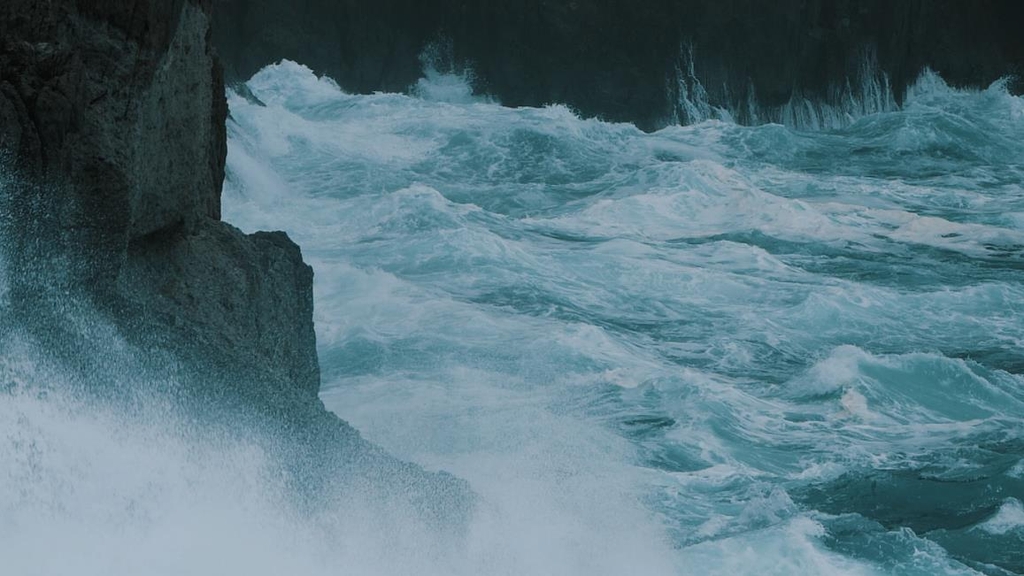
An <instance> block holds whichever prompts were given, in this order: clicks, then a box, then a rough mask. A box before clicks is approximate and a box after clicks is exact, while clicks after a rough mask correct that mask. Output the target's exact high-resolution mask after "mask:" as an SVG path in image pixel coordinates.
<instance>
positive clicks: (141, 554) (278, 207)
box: [0, 61, 1024, 576]
mask: <svg viewBox="0 0 1024 576" xmlns="http://www.w3.org/2000/svg"><path fill="white" fill-rule="evenodd" d="M470 85H471V82H470V79H469V78H467V77H465V76H459V75H452V74H447V75H446V74H440V73H437V72H436V71H434V70H431V69H429V68H428V70H427V71H426V74H425V77H424V78H423V79H422V80H421V81H420V82H419V84H417V85H416V86H414V87H412V88H411V89H410V91H409V93H408V94H389V93H377V94H372V95H355V94H348V93H345V92H344V91H342V90H341V89H340V88H339V87H338V86H337V85H336V84H335V83H334V82H333V81H331V80H330V79H328V78H318V77H316V76H315V75H314V74H313V73H312V72H311V71H310V70H309V69H307V68H305V67H304V66H302V65H300V64H296V63H293V62H288V61H284V62H281V63H280V64H277V65H273V66H269V67H267V68H265V69H263V70H262V71H261V72H259V73H258V74H257V75H256V76H255V77H254V78H252V79H251V80H250V81H249V82H248V83H247V88H248V90H247V94H246V95H245V96H242V95H240V94H239V93H236V92H235V91H231V92H230V93H229V105H230V110H231V119H229V121H228V133H229V150H228V166H227V170H228V175H227V180H226V183H225V192H224V218H225V220H227V221H228V222H231V223H233V224H235V225H236V226H239V227H240V228H241V229H242V230H243V231H245V232H253V231H256V230H266V229H283V230H285V231H286V232H288V234H289V235H290V236H291V237H292V238H293V239H294V240H295V241H296V242H297V243H298V244H299V245H300V246H301V247H302V249H303V254H304V257H305V259H306V261H307V262H309V263H310V264H311V265H312V266H313V268H314V271H315V284H314V298H315V321H316V329H317V338H318V347H319V354H320V362H321V368H322V373H323V386H322V390H321V398H322V400H323V401H324V403H325V404H326V406H327V407H328V408H329V409H331V410H333V411H334V412H336V413H337V414H338V415H339V416H341V417H342V418H343V419H345V420H347V421H348V422H350V423H351V424H352V425H353V426H354V427H356V428H357V429H358V430H360V431H361V433H362V434H363V436H364V437H366V438H367V439H369V440H370V441H372V442H374V443H376V444H378V445H380V446H382V447H383V448H385V449H386V450H387V451H389V452H391V453H392V454H394V455H396V456H398V457H400V458H402V459H405V460H408V461H412V462H415V463H417V464H419V465H421V466H423V467H425V468H427V469H429V470H445V471H448V472H450V473H452V474H454V475H456V476H458V477H461V478H464V479H465V480H467V481H468V482H469V484H470V486H471V487H472V489H473V490H474V491H475V492H476V493H477V495H478V496H479V502H478V503H477V505H476V507H475V509H474V511H473V514H472V515H471V517H470V518H469V519H468V520H467V524H466V525H465V526H458V527H446V528H451V529H452V531H453V532H454V533H456V534H457V536H454V537H451V538H450V539H446V540H445V541H444V543H443V544H438V543H437V542H436V541H435V540H434V539H432V537H431V534H430V530H429V528H426V527H422V526H407V525H405V524H404V523H403V513H402V511H401V510H392V509H381V508H379V507H374V506H377V505H376V504H375V505H374V506H369V507H368V509H365V510H358V511H353V510H352V509H351V508H350V507H345V508H341V507H338V506H336V503H334V502H331V501H325V502H323V503H321V506H320V509H319V510H317V511H316V513H315V514H309V513H308V512H300V511H297V510H295V509H294V508H293V507H291V506H290V505H289V503H288V502H289V497H288V495H287V490H288V487H287V486H286V485H283V484H282V483H281V482H280V481H279V480H278V479H276V478H275V477H274V475H273V474H271V473H268V470H271V469H272V466H270V465H268V460H270V459H272V455H269V454H266V453H264V452H262V451H261V450H260V449H258V448H257V447H256V446H255V445H250V444H246V443H244V442H239V441H237V440H231V439H224V438H219V437H217V436H216V435H213V436H212V437H211V436H210V435H206V434H203V433H201V431H200V432H197V431H195V430H182V429H181V428H180V427H176V426H175V425H174V423H175V422H176V420H175V419H174V416H173V415H171V414H169V412H170V411H167V410H164V411H161V408H160V407H159V404H157V405H156V406H155V407H151V408H148V409H146V410H143V411H141V412H140V414H138V415H133V416H131V417H128V416H125V415H124V414H122V413H120V412H117V411H115V410H111V409H104V408H103V407H102V406H94V405H89V406H84V405H83V401H82V400H80V399H65V398H62V397H61V395H60V394H59V393H50V394H38V393H35V392H33V391H32V390H33V387H32V385H31V383H32V382H33V381H34V380H38V379H53V378H58V379H59V378H60V375H59V374H55V373H51V372H49V371H47V370H46V369H44V368H40V367H39V364H40V363H39V361H38V359H39V356H40V354H41V352H40V351H38V350H33V349H32V347H31V346H29V345H26V346H25V348H24V349H20V350H12V351H9V352H8V353H7V354H5V356H4V357H3V359H2V365H0V379H3V382H4V383H5V384H6V386H7V388H8V391H7V392H6V394H7V397H6V398H5V399H4V401H3V402H0V573H9V574H12V575H22V574H24V575H30V574H75V575H78V574H83V575H84V574H89V575H92V574H96V575H99V574H111V573H115V574H238V575H250V574H251V575H270V574H296V575H306V574H309V575H318V574H353V575H363V574H365V575H385V574H386V575H391V574H394V575H399V574H424V575H428V574H437V575H442V574H453V575H456V574H464V575H470V574H473V575H484V574H486V575H499V574H507V575H534V574H536V575H541V574H550V575H576V574H579V575H584V574H585V575H603V574H607V575H612V574H615V575H661V574H694V575H709V574H726V575H729V576H739V575H742V574H756V575H758V576H768V575H772V574H779V575H792V574H828V575H832V574H851V575H852V574H856V575H861V574H864V575H867V574H901V575H903V574H905V575H913V574H920V575H928V576H932V575H940V574H942V575H953V574H957V575H959V574H965V575H966V574H995V575H1003V574H1014V573H1024V503H1022V502H1024V98H1021V97H1018V96H1013V95H1011V94H1009V93H1008V91H1007V90H1006V87H1005V85H1004V84H1003V83H1001V82H997V83H996V84H993V85H992V86H991V87H989V88H987V89H984V90H961V89H953V88H950V87H948V86H947V85H946V84H945V83H944V82H943V81H942V79H941V78H939V77H938V76H936V75H935V74H933V73H930V72H925V73H924V74H923V75H922V76H921V78H920V79H919V80H918V82H917V83H916V84H915V85H914V86H913V87H912V88H911V89H910V91H909V93H908V95H907V97H906V99H905V101H904V102H903V103H902V105H900V106H897V105H896V104H895V101H894V100H893V99H892V98H891V97H890V96H886V95H884V94H883V95H882V97H880V99H879V100H878V102H880V104H878V105H868V104H865V103H864V102H863V101H858V102H855V103H854V104H855V105H852V106H850V107H849V108H848V109H841V108H840V109H837V108H829V109H828V110H825V112H823V113H822V112H816V111H815V110H814V109H812V108H807V109H806V110H805V111H804V112H799V111H796V112H794V111H792V110H791V111H789V112H788V113H786V114H780V115H777V117H775V118H773V119H776V120H778V121H782V122H784V123H760V124H757V125H753V126H745V125H740V124H737V123H735V122H733V121H732V117H733V116H734V115H732V114H729V113H728V111H718V112H715V111H713V110H711V108H710V107H708V106H707V105H706V103H701V102H699V101H698V102H694V101H691V100H690V98H692V97H694V96H695V93H694V92H693V91H692V90H690V91H687V90H684V91H681V92H682V93H683V95H684V96H685V97H686V98H687V100H686V101H681V102H680V110H683V111H691V112H690V113H689V116H688V117H694V118H696V119H698V120H701V121H699V122H696V123H693V124H690V125H686V126H680V125H670V126H669V127H667V128H664V129H661V130H659V131H656V132H653V133H645V132H642V131H640V130H638V129H637V128H636V127H634V126H633V125H631V124H616V123H608V122H603V121H601V120H599V119H581V118H580V117H578V116H577V115H576V114H575V113H574V112H573V111H572V110H570V109H569V108H567V107H565V106H561V105H550V106H547V107H543V108H508V107H504V106H502V105H501V103H500V102H497V101H495V100H493V99H491V98H488V97H486V96H484V95H478V94H474V93H473V91H472V89H471V87H470ZM875 88H877V87H875ZM875 88H872V90H869V91H862V93H867V92H870V93H871V94H873V95H876V96H877V90H876V89H875ZM883 88H884V87H883ZM886 89H887V88H886ZM693 110H697V111H698V112H692V111H693ZM701 111H703V112H701ZM713 112H714V113H713ZM694 115H696V116H694ZM769 119H772V118H769ZM2 292H3V290H2V286H0V293H2ZM98 337H100V338H109V339H110V341H111V343H112V347H113V349H114V350H115V352H113V353H117V350H120V349H121V348H120V347H119V346H118V345H117V344H116V342H117V338H116V335H112V334H107V333H106V332H103V331H102V330H100V331H99V336H98ZM126 363H128V364H130V362H126ZM126 377H127V376H126ZM12 383H13V384H12ZM83 408H88V409H83ZM8 570H10V571H8Z"/></svg>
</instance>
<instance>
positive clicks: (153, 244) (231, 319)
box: [0, 0, 467, 514]
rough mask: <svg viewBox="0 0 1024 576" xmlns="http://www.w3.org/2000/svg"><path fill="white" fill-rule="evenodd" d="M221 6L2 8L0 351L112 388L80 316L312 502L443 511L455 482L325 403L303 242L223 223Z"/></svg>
mask: <svg viewBox="0 0 1024 576" xmlns="http://www.w3.org/2000/svg"><path fill="white" fill-rule="evenodd" d="M211 9H212V5H211V3H210V2H209V0H135V1H132V2H124V1H120V0H90V1H88V2H86V1H76V0H52V1H47V2H39V1H38V0H5V2H4V3H3V4H2V5H0V155H2V163H3V172H4V178H3V179H2V181H0V225H2V230H0V232H2V242H0V246H2V247H3V252H4V253H3V257H4V260H6V262H7V263H8V276H9V277H8V278H7V284H8V286H7V292H8V293H7V300H9V301H10V302H9V303H8V305H7V306H6V307H5V308H0V312H3V314H4V317H3V322H0V343H2V342H3V338H2V337H3V335H4V332H5V331H7V332H9V331H10V330H11V327H12V326H18V328H17V329H18V330H19V331H21V332H25V333H27V334H29V336H30V337H31V338H32V339H34V340H35V341H36V343H37V344H38V345H39V346H40V347H41V348H42V349H44V350H45V351H46V353H47V354H49V355H53V356H55V357H60V358H62V361H63V362H64V364H65V365H66V366H70V367H71V369H77V370H78V373H79V376H80V378H79V381H81V382H86V383H88V385H90V386H95V387H96V388H102V387H103V382H104V378H103V376H102V374H105V373H109V372H110V371H111V370H116V369H118V367H117V366H106V365H101V364H103V362H104V360H103V358H104V354H103V353H102V350H100V348H102V347H103V346H104V345H107V346H109V345H111V343H110V342H96V341H93V340H94V338H93V337H92V336H91V333H92V332H95V330H92V329H91V328H90V326H85V327H83V326H79V325H76V322H75V318H74V317H71V316H69V310H71V309H72V308H73V307H76V306H77V307H81V306H82V305H84V306H85V307H87V308H89V309H90V310H95V311H96V314H98V315H99V316H100V317H101V319H102V323H109V324H110V325H112V326H114V327H115V329H116V330H117V331H118V333H119V334H120V337H123V338H124V340H125V341H126V342H127V343H128V344H129V345H130V346H132V347H134V349H135V350H136V351H137V353H136V356H139V357H142V358H143V359H144V360H143V363H144V364H149V365H150V366H151V367H152V368H153V372H154V373H156V374H166V373H168V371H172V372H173V376H172V377H173V379H174V380H175V385H174V390H173V392H174V394H176V395H177V398H178V400H179V403H180V404H181V406H182V407H184V409H185V410H186V411H187V412H189V413H191V414H192V415H193V416H194V417H195V418H196V419H197V421H198V422H201V423H203V422H205V423H209V422H214V423H215V424H216V425H217V426H221V427H223V426H227V427H229V428H230V427H232V426H233V427H235V428H238V429H241V428H243V427H248V429H252V430H259V431H260V437H261V438H263V439H264V441H265V442H267V443H269V444H267V445H268V447H270V448H271V449H273V450H278V448H275V446H282V445H288V446H291V448H289V449H280V450H278V452H279V456H281V458H282V459H283V460H285V464H286V469H287V470H289V471H290V472H289V473H290V474H291V477H292V480H294V481H295V482H296V483H297V484H298V485H301V486H302V488H303V491H309V490H312V491H317V490H319V489H320V488H321V487H322V486H326V485H337V484H338V483H339V482H341V483H344V484H346V485H352V484H353V483H356V484H361V485H364V486H367V485H369V486H372V487H374V488H373V490H376V491H377V492H378V493H387V494H388V498H394V497H395V496H398V497H399V498H402V497H404V498H406V499H407V500H410V501H412V502H413V503H414V504H416V505H417V506H419V507H421V508H423V509H425V510H428V511H430V510H433V511H434V512H436V513H438V514H440V513H448V512H446V511H451V510H452V509H453V508H451V507H446V506H447V505H448V504H450V503H451V502H450V501H449V502H447V503H445V502H444V501H445V500H446V499H448V498H449V497H450V498H454V499H463V498H464V497H465V496H466V494H467V492H466V490H465V488H464V486H463V484H462V483H461V482H459V481H456V480H455V479H454V478H452V477H450V476H447V475H443V474H428V473H425V472H423V471H422V470H420V469H419V468H417V467H415V466H412V465H409V464H405V463H401V462H399V461H397V460H395V459H393V458H391V457H389V456H387V455H386V454H384V453H383V452H381V451H380V450H379V449H377V448H375V447H373V446H371V445H370V444H368V443H367V442H365V441H363V440H362V439H361V438H360V437H359V435H358V434H357V433H356V432H355V431H354V430H352V429H351V428H350V427H349V426H348V425H347V424H345V423H344V422H342V421H341V420H339V419H338V418H337V417H335V416H334V415H332V414H330V413H328V412H327V411H326V410H325V409H324V407H323V405H322V404H321V403H320V401H319V398H318V396H317V394H318V391H319V382H320V379H319V369H318V364H317V357H316V342H315V335H314V330H313V316H312V312H313V299H312V280H313V272H312V270H311V268H310V267H309V266H307V265H306V264H305V263H304V262H303V261H302V255H301V253H300V250H299V247H298V246H296V245H295V244H294V243H293V242H292V241H291V240H289V239H288V237H287V236H286V235H285V234H284V233H281V232H272V233H265V232H260V233H256V234H252V235H245V234H243V233H241V232H240V231H239V230H237V229H236V228H234V227H232V226H230V225H229V224H227V223H224V222H222V221H220V193H221V185H222V181H223V177H224V162H225V155H226V137H225V134H226V132H225V120H226V117H227V105H226V100H225V94H224V83H223V75H222V73H221V68H220V65H219V63H218V61H217V58H216V56H215V54H214V52H213V49H212V48H211V45H210V41H209V39H210V11H211ZM12 174H13V176H12ZM82 303H84V304H82ZM78 324H81V323H80V322H79V323H78ZM97 375H99V376H97ZM107 380H110V379H109V378H108V379H107ZM108 395H109V394H108ZM226 414H227V415H229V417H224V416H225V415H226ZM225 423H227V424H225ZM204 425H205V424H204ZM428 491H429V492H430V493H431V494H432V495H433V496H432V497H431V498H426V497H425V496H423V494H425V493H426V492H428ZM460 501H461V500H460ZM455 508H458V506H456V507H455Z"/></svg>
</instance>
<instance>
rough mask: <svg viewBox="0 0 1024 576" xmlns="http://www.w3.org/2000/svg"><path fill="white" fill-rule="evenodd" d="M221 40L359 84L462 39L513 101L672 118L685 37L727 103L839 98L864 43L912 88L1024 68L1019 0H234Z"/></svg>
mask: <svg viewBox="0 0 1024 576" xmlns="http://www.w3.org/2000/svg"><path fill="white" fill-rule="evenodd" d="M215 21H216V26H215V43H216V44H217V46H218V49H219V50H220V52H221V54H222V55H223V57H224V59H225V63H226V66H227V68H228V71H229V76H231V77H232V78H233V79H237V80H245V79H247V78H248V77H249V76H250V75H251V74H252V73H254V72H255V71H256V70H258V69H259V68H260V67H262V66H264V65H266V64H268V63H270V62H272V61H275V60H278V59H281V58H288V59H292V60H296V61H298V62H301V63H303V64H306V65H308V66H310V67H311V68H313V69H314V70H317V71H319V72H322V73H325V74H328V75H330V76H331V77H332V78H334V79H335V80H337V81H338V82H339V83H340V84H341V85H342V87H344V88H345V89H347V90H351V91H356V92H370V91H374V90H389V91H396V90H397V91H400V90H405V89H406V88H407V87H408V86H409V85H410V84H413V83H414V82H415V81H416V79H417V78H418V76H419V75H420V63H419V61H418V55H419V53H420V52H421V51H422V49H423V48H424V46H426V45H427V44H428V43H430V42H433V41H436V40H438V39H439V38H441V37H444V38H447V39H450V40H451V41H452V47H453V51H454V57H455V59H456V61H461V62H467V63H469V64H470V65H471V66H472V67H473V69H474V71H475V72H476V74H477V77H478V79H479V83H480V86H479V88H481V89H482V90H484V91H486V92H488V93H490V94H492V95H494V96H497V97H498V98H499V99H500V100H501V101H502V103H504V104H506V105H510V106H517V105H531V106H534V105H542V104H545V103H551V102H561V103H566V104H569V105H572V106H573V107H575V108H576V109H578V110H579V111H580V112H581V113H582V114H584V115H597V116H602V117H604V118H607V119H610V120H622V121H633V122H636V123H638V124H639V125H641V126H642V127H645V128H653V127H656V126H658V125H660V124H662V123H663V122H664V121H665V119H666V118H667V117H668V116H669V115H670V112H671V107H672V103H671V102H670V101H669V98H670V96H669V92H670V91H669V90H668V89H667V85H668V79H669V78H670V76H671V74H672V73H673V71H674V69H675V67H676V66H677V65H679V55H680V48H681V47H682V46H684V45H688V46H692V48H693V52H694V57H695V62H694V64H695V69H696V71H697V73H698V75H699V76H700V77H701V80H702V82H703V84H704V86H705V87H706V88H707V89H708V91H709V93H710V96H711V98H712V100H713V102H714V103H716V104H719V105H721V104H726V103H729V102H733V101H735V102H745V99H746V96H747V92H748V91H749V90H750V89H751V88H753V91H754V93H755V94H756V96H757V97H758V99H759V100H760V101H761V102H762V103H763V104H765V105H768V106H778V105H781V104H783V103H785V102H786V101H788V100H789V99H790V97H792V96H793V95H796V94H800V95H805V96H808V97H811V98H826V97H828V96H829V93H830V91H831V90H832V89H833V88H834V87H835V86H836V85H840V86H841V85H842V84H843V83H845V81H846V79H847V78H850V77H853V78H854V79H856V77H857V76H858V75H859V74H860V68H861V66H862V63H863V56H862V54H863V52H864V51H866V50H867V51H871V52H873V53H874V54H875V56H876V57H877V62H878V66H879V68H880V69H881V70H882V71H884V72H886V73H887V74H888V75H889V77H890V78H891V79H892V81H893V85H894V87H895V89H896V92H897V97H900V96H901V95H902V92H903V90H904V89H905V88H906V86H907V84H908V83H909V82H912V81H913V80H914V79H915V78H916V77H917V75H918V74H919V72H920V71H921V69H922V67H924V66H932V67H933V68H935V69H936V70H937V71H938V72H940V73H941V74H942V75H943V76H944V77H945V78H946V79H947V80H948V81H950V82H952V83H954V84H961V85H966V84H971V85H977V84H987V83H989V82H992V81H993V80H995V79H997V78H999V77H1000V76H1002V75H1004V74H1007V73H1014V72H1017V73H1019V72H1024V39H1022V36H1021V35H1020V34H1019V32H1018V27H1019V23H1020V22H1021V21H1024V4H1022V3H1020V2H1018V1H1016V0H983V1H979V2H971V1H966V0H895V1H894V0H860V1H851V0H778V1H773V2H765V1H762V0H648V1H644V2H635V1H631V0H571V1H570V0H486V1H485V0H438V1H436V2H416V1H414V0H380V1H378V2H362V1H360V0H304V1H302V2H282V1H280V0H222V1H220V2H218V3H217V4H216V6H215Z"/></svg>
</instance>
